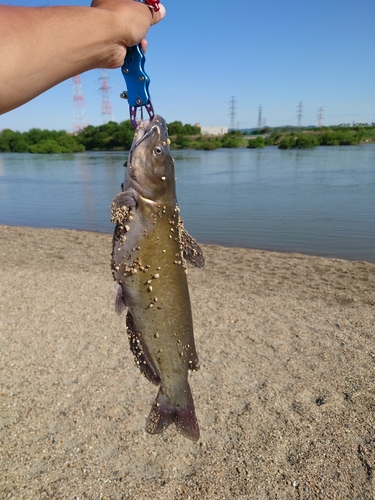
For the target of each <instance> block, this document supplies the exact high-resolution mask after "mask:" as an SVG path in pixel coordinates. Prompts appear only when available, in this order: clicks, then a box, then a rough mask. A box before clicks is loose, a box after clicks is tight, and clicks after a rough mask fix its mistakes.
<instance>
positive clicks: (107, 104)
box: [99, 69, 114, 123]
mask: <svg viewBox="0 0 375 500" xmlns="http://www.w3.org/2000/svg"><path fill="white" fill-rule="evenodd" d="M99 80H100V82H101V83H100V88H99V90H100V91H101V93H102V104H101V107H100V112H101V115H102V123H108V122H110V121H114V117H113V111H112V104H111V101H110V100H109V89H110V88H111V87H110V86H109V84H108V75H107V72H106V70H105V69H101V70H100V77H99Z"/></svg>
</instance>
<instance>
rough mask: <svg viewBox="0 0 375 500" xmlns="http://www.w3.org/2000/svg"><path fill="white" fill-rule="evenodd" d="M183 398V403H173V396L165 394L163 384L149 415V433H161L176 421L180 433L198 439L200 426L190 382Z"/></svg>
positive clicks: (147, 425) (147, 424)
mask: <svg viewBox="0 0 375 500" xmlns="http://www.w3.org/2000/svg"><path fill="white" fill-rule="evenodd" d="M183 399H184V402H183V404H181V403H179V402H177V403H176V404H173V402H172V400H171V397H170V396H169V397H168V395H167V394H165V391H164V390H163V387H162V386H161V387H160V389H159V393H158V395H157V398H156V400H155V402H154V404H153V405H152V408H151V411H150V414H149V416H148V419H147V423H146V431H147V432H148V433H149V434H160V433H161V432H163V431H164V430H165V429H166V428H167V427H169V426H170V425H171V424H172V423H173V422H174V423H175V424H176V428H177V430H178V432H179V433H180V434H182V435H183V436H184V437H186V438H188V439H191V440H192V441H198V439H199V426H198V421H197V417H196V415H195V409H194V402H193V396H192V394H191V390H190V387H189V384H187V386H186V389H185V391H184V398H183Z"/></svg>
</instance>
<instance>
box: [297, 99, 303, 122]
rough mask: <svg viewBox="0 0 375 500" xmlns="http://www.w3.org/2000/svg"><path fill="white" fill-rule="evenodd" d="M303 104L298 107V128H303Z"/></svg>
mask: <svg viewBox="0 0 375 500" xmlns="http://www.w3.org/2000/svg"><path fill="white" fill-rule="evenodd" d="M302 109H303V106H302V102H300V103H299V104H298V106H297V127H302Z"/></svg>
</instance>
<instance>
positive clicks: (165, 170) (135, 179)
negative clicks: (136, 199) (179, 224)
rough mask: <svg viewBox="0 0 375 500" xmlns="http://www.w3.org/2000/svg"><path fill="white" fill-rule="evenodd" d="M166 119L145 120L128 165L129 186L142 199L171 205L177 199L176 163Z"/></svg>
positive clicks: (133, 144) (139, 127)
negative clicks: (170, 202)
mask: <svg viewBox="0 0 375 500" xmlns="http://www.w3.org/2000/svg"><path fill="white" fill-rule="evenodd" d="M169 144H170V140H169V138H168V129H167V125H166V123H165V120H164V118H162V117H161V116H159V115H156V116H155V117H154V119H153V120H152V121H151V122H150V121H149V120H141V121H140V123H139V125H138V127H137V129H136V131H135V136H134V139H133V143H132V146H131V149H130V153H129V158H128V161H127V169H126V174H125V186H126V187H127V188H129V187H130V188H133V189H134V190H135V191H136V192H137V193H138V194H139V195H140V196H141V197H142V198H145V199H148V200H151V201H154V202H160V201H164V202H168V201H171V200H173V199H174V198H176V184H175V172H174V161H173V158H172V156H171V151H170V147H169Z"/></svg>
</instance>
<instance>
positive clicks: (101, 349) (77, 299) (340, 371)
mask: <svg viewBox="0 0 375 500" xmlns="http://www.w3.org/2000/svg"><path fill="white" fill-rule="evenodd" d="M111 238H112V237H111V235H107V234H95V233H85V232H77V231H67V230H53V229H29V228H19V227H6V226H0V259H1V270H0V273H1V274H0V277H1V280H0V283H1V293H0V343H1V350H0V377H1V379H0V384H1V386H0V405H1V408H0V412H1V413H0V419H1V426H0V499H1V500H3V499H32V500H34V499H36V500H47V499H70V500H76V499H79V500H83V499H90V500H91V499H92V500H96V499H98V500H99V499H126V498H129V499H136V500H151V499H155V500H161V499H166V500H169V499H171V500H175V499H186V500H187V499H190V500H193V499H218V500H220V499H232V498H233V499H253V498H254V499H297V498H298V499H310V498H311V499H315V498H322V499H329V498H338V499H374V498H375V343H374V336H375V324H374V310H375V265H374V264H369V263H364V262H349V261H345V260H337V259H325V258H318V257H311V256H302V255H298V254H280V253H270V252H265V251H258V250H248V249H236V248H222V247H217V246H204V247H203V248H204V251H205V257H206V267H205V268H203V269H195V268H189V275H188V277H189V285H190V293H191V299H192V307H193V315H194V324H195V339H196V344H197V350H198V354H199V358H200V365H201V369H200V371H198V372H196V373H193V374H191V375H190V385H191V387H192V391H193V396H194V400H195V406H196V411H197V416H198V420H199V424H200V428H201V438H200V440H199V441H198V442H197V443H193V442H191V441H189V440H187V439H185V438H183V437H182V436H180V435H179V434H178V433H177V432H176V430H175V427H174V426H171V427H170V428H169V429H168V430H167V431H166V432H165V433H164V434H162V435H159V436H150V435H148V434H146V432H145V430H144V428H145V420H146V417H147V415H148V413H149V410H150V407H151V404H152V402H153V401H154V398H155V396H156V394H157V388H156V387H155V386H153V385H152V384H150V383H149V382H148V381H147V380H146V379H145V378H144V377H142V375H141V374H140V372H139V370H138V368H137V367H136V365H135V364H134V361H133V356H132V354H131V352H130V350H129V346H128V338H127V335H126V331H125V316H124V315H122V316H117V315H116V314H115V312H114V291H115V283H114V281H113V280H112V276H111V271H110V266H109V262H110V253H111Z"/></svg>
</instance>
